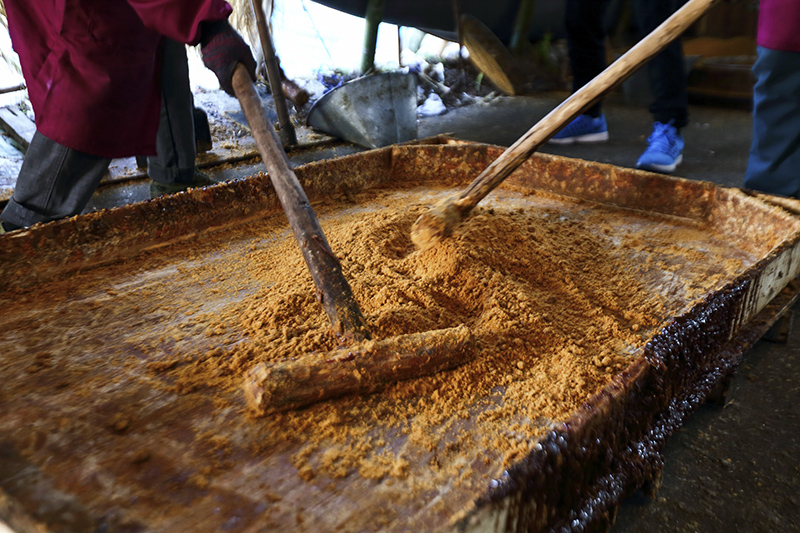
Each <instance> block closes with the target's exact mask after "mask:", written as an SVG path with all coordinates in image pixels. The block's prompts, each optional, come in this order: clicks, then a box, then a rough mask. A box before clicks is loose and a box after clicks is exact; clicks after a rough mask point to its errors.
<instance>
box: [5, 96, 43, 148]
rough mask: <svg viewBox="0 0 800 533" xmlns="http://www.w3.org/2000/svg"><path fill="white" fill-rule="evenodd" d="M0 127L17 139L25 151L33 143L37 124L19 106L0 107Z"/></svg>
mask: <svg viewBox="0 0 800 533" xmlns="http://www.w3.org/2000/svg"><path fill="white" fill-rule="evenodd" d="M0 128H2V129H3V131H5V132H6V133H7V134H8V135H9V136H10V137H11V138H12V139H14V140H15V141H17V142H18V143H19V145H20V147H21V148H22V151H23V152H26V151H27V150H28V147H29V146H30V145H31V139H33V134H34V133H36V124H34V123H33V121H32V120H31V119H29V118H28V116H27V115H26V114H25V113H23V112H22V111H20V110H19V108H17V107H3V108H0Z"/></svg>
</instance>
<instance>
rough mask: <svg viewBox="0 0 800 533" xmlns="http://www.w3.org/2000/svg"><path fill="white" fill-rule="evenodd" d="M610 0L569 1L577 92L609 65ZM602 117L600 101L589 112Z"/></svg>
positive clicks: (568, 22) (571, 58) (569, 32)
mask: <svg viewBox="0 0 800 533" xmlns="http://www.w3.org/2000/svg"><path fill="white" fill-rule="evenodd" d="M608 1H609V0H567V5H566V17H565V21H564V22H565V26H566V30H567V43H568V46H569V64H570V69H571V70H572V91H573V92H575V91H577V90H578V89H580V88H581V87H583V86H584V85H586V84H587V83H589V82H590V81H592V79H594V77H595V76H597V75H598V74H600V73H601V72H602V71H603V69H605V68H606V41H605V39H606V28H605V14H606V8H607V7H608ZM586 114H587V115H589V116H591V117H595V118H596V117H599V116H600V114H601V105H600V103H599V102H598V103H597V104H595V105H594V106H592V107H591V108H589V109H588V110H587V111H586Z"/></svg>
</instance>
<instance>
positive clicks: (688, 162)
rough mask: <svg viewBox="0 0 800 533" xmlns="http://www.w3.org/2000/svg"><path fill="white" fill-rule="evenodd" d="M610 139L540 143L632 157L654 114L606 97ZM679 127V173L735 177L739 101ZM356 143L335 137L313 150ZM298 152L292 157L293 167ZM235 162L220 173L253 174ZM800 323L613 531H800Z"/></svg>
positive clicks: (443, 123)
mask: <svg viewBox="0 0 800 533" xmlns="http://www.w3.org/2000/svg"><path fill="white" fill-rule="evenodd" d="M564 97H566V94H547V95H542V96H537V97H530V98H499V99H496V100H494V101H492V102H491V103H489V104H476V105H472V106H470V107H465V108H460V109H456V110H451V111H449V112H448V113H447V114H445V115H442V116H439V117H429V118H424V119H421V120H420V122H419V131H418V134H419V136H420V137H426V136H430V135H436V134H439V133H450V134H451V135H452V136H454V137H457V138H461V139H466V140H472V141H479V142H487V143H493V144H499V145H504V146H507V145H510V144H511V143H513V142H514V141H515V140H516V139H517V138H518V137H519V136H521V135H522V134H523V133H524V132H525V131H527V130H528V129H529V128H530V127H531V126H532V125H533V124H535V123H536V122H537V121H538V120H539V119H541V118H542V117H543V116H544V115H546V114H547V113H548V112H549V111H550V110H551V109H553V108H554V107H555V106H556V105H558V103H559V102H560V101H562V100H563V98H564ZM605 110H606V115H607V119H608V123H609V131H610V135H611V139H610V140H609V142H607V143H603V144H597V145H573V146H566V147H565V146H561V147H553V146H545V147H543V148H542V149H541V151H543V152H547V153H553V154H559V155H564V156H569V157H577V158H583V159H589V160H595V161H601V162H605V163H611V164H615V165H620V166H632V165H634V164H635V162H636V159H637V158H638V156H639V155H640V153H641V152H642V151H643V150H644V148H645V146H646V137H647V135H648V134H649V133H650V129H651V118H650V115H649V113H648V112H647V110H646V109H645V108H643V107H640V106H630V105H625V104H624V103H622V102H621V101H619V98H618V97H617V98H614V97H612V98H610V99H608V100H607V103H606V109H605ZM690 113H691V117H690V120H691V122H690V125H689V126H688V127H687V128H685V130H684V132H683V133H684V136H685V139H686V149H685V152H684V157H685V161H684V163H683V165H682V166H681V167H679V169H678V172H677V173H676V174H677V175H679V176H682V177H685V178H689V179H697V180H707V181H711V182H713V183H716V184H718V185H721V186H726V187H738V186H741V185H742V178H743V176H744V171H745V168H746V166H747V153H748V149H749V144H750V137H751V133H750V128H751V116H750V112H749V111H747V110H742V109H731V108H721V107H696V106H693V107H692V108H691V110H690ZM354 150H357V149H356V148H353V147H347V146H339V147H336V148H333V149H331V150H328V151H327V152H326V151H320V152H318V155H317V156H315V157H330V156H338V155H343V154H345V153H348V152H352V151H354ZM298 157H300V155H299V154H294V155H291V156H290V158H291V159H293V161H294V162H295V163H296V164H297V163H300V162H301V161H300V160H298V159H297V158H298ZM256 171H258V167H253V166H252V165H241V166H239V167H237V168H236V169H234V170H230V169H229V170H226V171H225V172H226V174H224V175H223V174H219V173H218V174H217V175H216V176H214V170H213V169H211V174H212V176H214V177H216V178H217V179H225V178H230V177H234V176H239V175H250V174H252V173H253V172H256ZM146 198H149V185H148V184H146V183H143V182H139V183H136V182H134V183H130V184H127V185H125V186H117V187H106V188H104V190H103V191H101V193H99V194H98V195H96V197H95V198H93V200H92V205H91V206H90V208H93V209H96V208H101V207H111V206H112V205H119V204H120V203H127V202H131V201H139V200H143V199H146ZM798 328H800V324H796V325H794V326H793V328H792V333H793V337H792V338H790V342H789V343H788V344H771V343H767V342H765V341H760V342H759V343H758V344H757V345H756V346H755V347H754V349H752V350H751V351H750V352H749V353H747V355H746V357H745V360H744V361H743V364H742V367H741V369H740V371H739V373H738V374H737V377H736V378H735V380H734V386H733V388H732V391H731V392H730V393H729V394H728V396H727V400H726V402H725V403H724V406H719V405H711V404H708V405H706V406H704V407H702V408H701V409H700V410H699V411H698V412H696V414H695V415H694V416H693V417H692V418H691V419H690V420H689V421H688V423H687V424H686V425H685V427H684V429H683V430H682V431H681V432H679V433H678V434H676V435H675V436H673V438H672V439H671V440H670V441H669V443H668V446H667V449H666V454H665V455H666V467H665V469H664V473H663V485H662V487H661V489H660V491H659V492H658V493H657V494H656V496H655V498H647V497H645V496H644V495H643V494H641V493H639V494H636V495H634V496H633V497H632V498H630V499H629V500H628V501H627V502H626V503H625V505H623V506H622V508H621V510H620V513H619V516H618V518H617V522H616V525H615V526H614V527H613V529H612V531H614V532H620V533H625V532H631V533H638V532H658V531H665V532H666V531H669V532H673V531H680V532H683V531H686V532H695V531H696V532H717V531H719V532H723V531H726V532H727V531H746V532H760V531H765V532H766V531H800V358H799V356H800V347H798V345H797V344H796V342H794V340H795V339H797V338H798V335H800V332H798V331H797V330H798Z"/></svg>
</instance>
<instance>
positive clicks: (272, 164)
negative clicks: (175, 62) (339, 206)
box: [233, 64, 370, 344]
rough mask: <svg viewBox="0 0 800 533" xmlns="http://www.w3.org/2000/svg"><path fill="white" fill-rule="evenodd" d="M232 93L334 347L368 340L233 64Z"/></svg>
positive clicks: (247, 84) (244, 76) (252, 91)
mask: <svg viewBox="0 0 800 533" xmlns="http://www.w3.org/2000/svg"><path fill="white" fill-rule="evenodd" d="M233 92H234V94H235V95H236V98H238V99H239V103H240V104H241V106H242V112H244V116H245V118H246V119H247V123H248V124H249V126H250V131H251V132H252V134H253V138H254V139H255V141H256V145H257V146H258V150H259V152H260V153H261V159H263V161H264V166H265V167H266V168H267V172H268V173H269V179H270V181H271V182H272V185H273V187H275V192H276V193H277V195H278V199H279V200H280V202H281V205H282V206H283V210H284V212H285V213H286V217H287V218H288V219H289V225H290V226H291V228H292V232H293V233H294V237H295V239H296V240H297V244H298V246H299V247H300V251H301V252H302V253H303V258H304V259H305V261H306V265H308V270H309V272H310V273H311V277H312V279H313V280H314V285H315V286H316V288H317V299H318V300H320V303H322V307H323V308H324V309H325V313H326V314H327V315H328V319H329V320H330V322H331V326H332V328H333V332H334V334H335V335H336V336H337V337H338V339H339V341H340V343H342V344H346V343H349V342H352V341H361V340H366V339H369V338H370V334H369V330H368V329H367V324H366V320H365V319H364V316H363V315H362V314H361V310H360V309H359V307H358V304H357V303H356V301H355V298H354V297H353V292H352V290H351V288H350V284H349V283H347V280H346V279H345V277H344V274H343V273H342V266H341V264H339V260H338V259H336V257H335V256H334V255H333V251H331V247H330V244H328V240H327V239H326V238H325V234H324V233H323V232H322V228H321V227H320V225H319V220H317V215H316V213H314V209H313V208H312V207H311V203H310V202H309V201H308V197H307V196H306V193H305V191H304V190H303V187H302V186H301V185H300V182H299V181H298V179H297V176H295V173H294V171H292V169H291V167H290V165H289V158H288V157H286V152H285V151H284V150H283V147H282V146H281V143H280V141H279V140H278V137H277V135H276V133H275V130H274V129H273V128H272V126H271V124H270V122H269V119H268V117H267V114H266V110H265V109H264V106H263V105H262V103H261V99H260V98H259V97H258V93H257V92H256V88H255V86H254V85H253V81H252V80H251V79H250V75H249V74H248V73H247V69H246V68H245V67H244V66H243V65H241V64H239V65H236V70H234V73H233Z"/></svg>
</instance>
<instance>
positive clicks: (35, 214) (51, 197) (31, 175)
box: [0, 131, 111, 227]
mask: <svg viewBox="0 0 800 533" xmlns="http://www.w3.org/2000/svg"><path fill="white" fill-rule="evenodd" d="M110 163H111V159H107V158H104V157H97V156H94V155H89V154H86V153H83V152H78V151H77V150H73V149H71V148H67V147H66V146H62V145H61V144H58V143H57V142H55V141H52V140H50V139H48V138H47V137H45V136H44V135H42V134H41V133H39V132H38V131H37V132H36V133H35V134H34V136H33V139H32V140H31V145H30V147H28V151H27V152H26V153H25V160H24V161H23V162H22V168H21V169H20V171H19V177H18V178H17V183H16V185H15V187H14V193H13V195H12V196H11V199H10V200H9V201H8V204H6V207H5V209H3V212H2V213H0V219H2V220H3V221H5V222H10V223H11V224H14V225H15V226H20V227H28V226H32V225H33V224H36V223H37V222H47V221H50V220H56V219H58V218H64V217H68V216H72V215H77V214H79V213H80V212H81V211H83V208H84V207H86V204H87V203H88V202H89V198H91V196H92V194H94V191H95V190H96V189H97V186H98V185H99V184H100V180H101V179H102V178H103V175H104V174H105V173H106V170H108V165H109V164H110Z"/></svg>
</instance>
